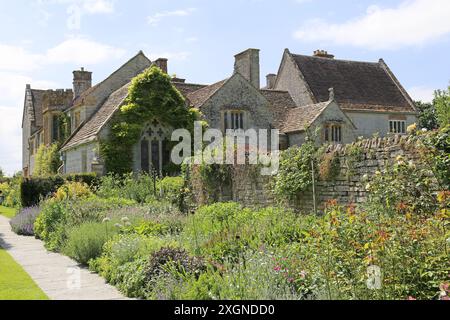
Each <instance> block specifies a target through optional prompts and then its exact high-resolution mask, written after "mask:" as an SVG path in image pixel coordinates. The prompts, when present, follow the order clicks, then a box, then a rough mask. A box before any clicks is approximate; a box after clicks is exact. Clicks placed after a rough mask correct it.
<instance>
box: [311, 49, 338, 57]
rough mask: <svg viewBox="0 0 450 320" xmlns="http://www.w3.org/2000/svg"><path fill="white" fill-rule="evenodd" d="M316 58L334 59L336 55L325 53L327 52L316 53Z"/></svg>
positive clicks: (317, 51)
mask: <svg viewBox="0 0 450 320" xmlns="http://www.w3.org/2000/svg"><path fill="white" fill-rule="evenodd" d="M314 57H319V58H327V59H334V55H332V54H329V53H328V51H325V50H316V51H314Z"/></svg>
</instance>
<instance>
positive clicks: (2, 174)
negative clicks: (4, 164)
mask: <svg viewBox="0 0 450 320" xmlns="http://www.w3.org/2000/svg"><path fill="white" fill-rule="evenodd" d="M4 176H5V174H4V173H3V170H2V168H0V178H3V177H4Z"/></svg>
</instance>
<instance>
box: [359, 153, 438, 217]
mask: <svg viewBox="0 0 450 320" xmlns="http://www.w3.org/2000/svg"><path fill="white" fill-rule="evenodd" d="M432 177H433V175H432V173H431V172H430V169H429V168H423V167H421V166H418V165H416V164H415V163H414V162H413V161H409V162H407V161H406V160H405V159H404V158H403V157H401V156H399V157H397V159H396V162H395V163H394V165H393V166H391V167H388V168H386V169H385V170H384V171H382V172H377V173H376V175H375V177H374V178H373V181H371V182H369V183H368V184H367V186H366V189H367V190H368V191H369V192H370V197H369V202H368V205H369V207H370V208H371V209H372V212H373V213H374V214H396V213H399V212H402V213H404V214H406V213H409V214H416V215H429V214H433V213H434V212H435V210H436V204H437V202H436V197H435V196H434V190H435V186H434V185H433V178H432Z"/></svg>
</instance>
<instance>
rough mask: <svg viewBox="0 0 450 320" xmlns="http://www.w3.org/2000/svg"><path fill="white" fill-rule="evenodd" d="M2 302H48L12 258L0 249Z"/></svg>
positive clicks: (0, 290)
mask: <svg viewBox="0 0 450 320" xmlns="http://www.w3.org/2000/svg"><path fill="white" fill-rule="evenodd" d="M0 300H48V297H47V296H46V295H45V293H44V292H42V290H41V289H40V288H39V287H38V286H37V285H36V283H34V281H33V280H32V279H31V278H30V276H29V275H28V274H27V273H26V272H25V271H24V270H23V269H22V267H21V266H19V265H18V264H17V263H16V262H15V261H14V260H13V259H12V258H11V256H10V255H9V254H8V253H7V252H6V251H5V250H3V249H1V248H0Z"/></svg>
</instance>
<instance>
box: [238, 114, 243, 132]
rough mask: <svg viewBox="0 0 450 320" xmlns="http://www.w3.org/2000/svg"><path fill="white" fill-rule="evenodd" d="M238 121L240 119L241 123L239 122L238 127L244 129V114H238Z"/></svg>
mask: <svg viewBox="0 0 450 320" xmlns="http://www.w3.org/2000/svg"><path fill="white" fill-rule="evenodd" d="M240 121H241V123H240V124H239V125H240V128H241V129H244V114H243V113H241V114H240Z"/></svg>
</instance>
